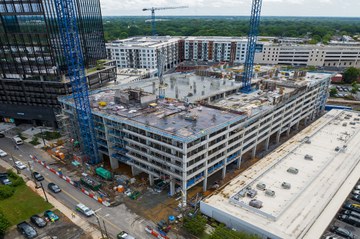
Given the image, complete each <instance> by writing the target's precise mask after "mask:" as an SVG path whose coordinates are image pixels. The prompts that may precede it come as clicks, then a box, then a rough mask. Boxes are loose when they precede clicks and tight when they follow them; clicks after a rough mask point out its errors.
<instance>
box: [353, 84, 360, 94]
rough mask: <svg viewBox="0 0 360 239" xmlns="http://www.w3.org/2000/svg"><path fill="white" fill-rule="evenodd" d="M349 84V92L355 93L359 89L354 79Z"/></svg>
mask: <svg viewBox="0 0 360 239" xmlns="http://www.w3.org/2000/svg"><path fill="white" fill-rule="evenodd" d="M351 86H352V88H351V93H353V94H356V93H357V92H358V91H359V85H358V84H356V82H355V81H354V82H353V83H352V84H351Z"/></svg>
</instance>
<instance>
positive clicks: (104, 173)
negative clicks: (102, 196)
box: [95, 167, 112, 180]
mask: <svg viewBox="0 0 360 239" xmlns="http://www.w3.org/2000/svg"><path fill="white" fill-rule="evenodd" d="M95 172H96V174H97V175H99V176H100V177H102V178H103V179H106V180H110V179H111V178H112V176H111V172H109V171H108V170H106V169H104V168H102V167H99V168H96V169H95Z"/></svg>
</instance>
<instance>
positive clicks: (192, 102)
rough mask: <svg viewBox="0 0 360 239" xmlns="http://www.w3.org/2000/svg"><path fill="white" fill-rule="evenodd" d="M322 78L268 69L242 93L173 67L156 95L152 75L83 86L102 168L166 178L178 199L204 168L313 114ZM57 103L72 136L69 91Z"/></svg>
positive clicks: (235, 157)
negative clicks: (89, 88)
mask: <svg viewBox="0 0 360 239" xmlns="http://www.w3.org/2000/svg"><path fill="white" fill-rule="evenodd" d="M270 75H271V76H272V77H270ZM330 77H331V74H325V73H305V72H278V71H276V70H275V69H273V70H272V71H269V72H268V75H265V76H264V77H261V78H260V77H259V78H257V79H255V80H254V81H253V85H254V86H255V87H256V88H257V90H254V91H253V92H251V93H247V94H243V93H240V92H239V89H240V88H241V87H242V83H240V82H236V81H235V80H229V79H227V78H223V79H219V78H214V77H205V76H198V75H196V74H194V73H191V74H179V73H177V74H173V75H167V76H166V77H164V83H163V86H162V87H164V86H165V87H164V90H165V97H164V98H160V97H159V96H158V95H157V89H158V88H159V83H158V82H157V80H156V79H154V81H151V80H143V81H138V82H135V83H132V84H127V85H119V86H114V87H112V88H111V89H110V88H104V89H100V90H95V91H91V92H90V93H89V100H90V104H91V110H92V117H93V120H94V128H95V131H96V142H97V144H98V150H99V154H100V155H99V157H100V158H101V160H102V161H103V164H104V165H107V166H108V167H109V170H115V169H117V168H119V167H120V168H125V170H128V171H131V174H132V175H131V176H135V175H138V174H140V173H143V174H144V173H145V174H146V175H147V177H148V181H149V184H150V186H154V183H155V182H157V181H156V180H161V181H163V182H164V183H167V184H169V195H171V196H172V195H174V194H175V193H176V192H182V204H184V205H185V204H186V203H187V191H188V190H189V189H191V188H192V187H194V186H195V185H198V184H200V183H202V188H203V191H206V190H207V189H208V188H210V187H212V186H213V185H212V184H211V185H210V184H209V183H208V178H209V177H210V176H211V175H213V174H215V173H216V172H218V171H220V170H221V172H222V173H221V174H222V178H224V177H225V176H226V174H227V168H229V167H230V165H232V166H233V165H235V166H236V167H237V168H240V166H241V165H242V163H244V162H245V161H246V158H245V157H243V156H244V155H245V154H247V155H250V157H249V159H251V158H254V157H255V156H256V155H257V152H258V151H259V150H258V149H260V148H261V149H265V150H267V149H268V147H269V143H270V141H271V142H275V143H278V142H279V140H280V136H281V135H289V134H290V131H291V130H292V129H293V130H295V131H296V130H297V129H298V128H299V125H300V123H302V124H305V125H306V124H308V123H309V122H311V121H312V120H313V119H315V118H316V117H318V116H319V115H321V114H322V112H323V110H324V106H325V102H326V98H327V94H328V93H327V89H328V86H329V82H330ZM140 86H143V87H142V88H140ZM60 102H61V105H62V115H61V117H62V122H63V125H62V127H63V129H64V131H66V132H67V133H68V134H69V136H70V137H71V138H79V137H78V135H79V128H78V127H76V122H75V121H76V111H75V108H74V100H73V98H72V97H71V96H65V97H62V98H61V99H60Z"/></svg>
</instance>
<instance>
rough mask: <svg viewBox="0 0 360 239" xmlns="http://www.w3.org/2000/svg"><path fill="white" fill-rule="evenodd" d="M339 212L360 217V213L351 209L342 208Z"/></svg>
mask: <svg viewBox="0 0 360 239" xmlns="http://www.w3.org/2000/svg"><path fill="white" fill-rule="evenodd" d="M341 213H342V214H344V215H349V216H352V217H356V218H359V219H360V213H358V212H354V211H351V210H344V211H342V212H341Z"/></svg>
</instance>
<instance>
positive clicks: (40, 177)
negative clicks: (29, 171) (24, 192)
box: [33, 172, 44, 182]
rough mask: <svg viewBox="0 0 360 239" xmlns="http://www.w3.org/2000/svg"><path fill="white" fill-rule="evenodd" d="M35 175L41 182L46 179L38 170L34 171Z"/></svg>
mask: <svg viewBox="0 0 360 239" xmlns="http://www.w3.org/2000/svg"><path fill="white" fill-rule="evenodd" d="M33 177H34V178H35V180H36V181H38V182H40V181H43V180H44V177H43V176H42V175H41V174H40V173H38V172H33Z"/></svg>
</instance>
